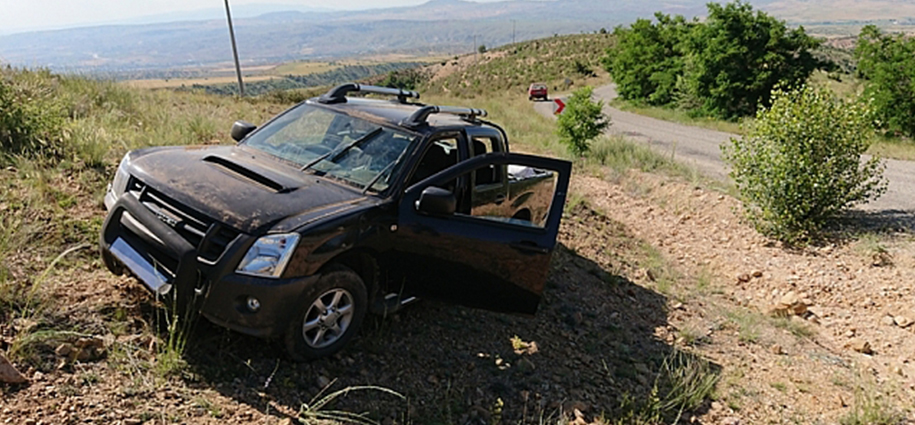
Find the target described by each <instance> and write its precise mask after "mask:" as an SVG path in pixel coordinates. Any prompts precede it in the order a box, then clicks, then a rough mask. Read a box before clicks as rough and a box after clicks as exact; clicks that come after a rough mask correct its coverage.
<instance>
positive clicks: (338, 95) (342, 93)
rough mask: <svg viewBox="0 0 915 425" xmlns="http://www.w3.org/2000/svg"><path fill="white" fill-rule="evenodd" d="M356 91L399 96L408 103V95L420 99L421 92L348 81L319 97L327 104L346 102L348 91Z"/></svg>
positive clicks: (401, 100)
mask: <svg viewBox="0 0 915 425" xmlns="http://www.w3.org/2000/svg"><path fill="white" fill-rule="evenodd" d="M354 92H359V93H373V94H383V95H388V96H397V100H398V101H399V102H400V103H407V98H408V97H412V98H414V99H419V93H417V92H415V91H411V90H403V89H392V88H390V87H378V86H369V85H363V84H357V83H346V84H341V85H339V86H337V87H334V88H332V89H330V90H328V91H327V93H324V94H323V95H321V97H319V98H318V102H321V103H325V104H332V103H344V102H346V95H347V94H348V93H354Z"/></svg>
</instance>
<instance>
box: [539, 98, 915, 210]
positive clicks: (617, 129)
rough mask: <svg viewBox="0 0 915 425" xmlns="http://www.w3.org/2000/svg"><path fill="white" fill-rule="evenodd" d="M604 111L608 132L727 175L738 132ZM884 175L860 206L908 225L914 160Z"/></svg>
mask: <svg viewBox="0 0 915 425" xmlns="http://www.w3.org/2000/svg"><path fill="white" fill-rule="evenodd" d="M594 96H595V98H597V99H600V100H603V101H604V102H605V103H607V102H609V101H610V100H613V99H615V98H616V96H617V94H616V86H615V85H613V84H611V85H607V86H602V87H598V88H596V89H594ZM534 109H535V110H537V112H539V113H541V114H543V115H546V116H553V114H552V112H553V102H537V103H536V104H535V105H534ZM604 112H605V113H606V114H608V115H609V116H610V120H611V122H612V125H611V126H610V128H609V129H608V130H607V132H608V133H610V134H620V135H623V136H625V137H627V138H628V139H630V140H634V141H638V142H642V143H645V144H647V145H649V146H651V147H652V148H654V149H656V150H658V151H660V152H663V153H665V154H667V155H673V157H674V158H676V159H677V160H678V161H680V162H683V163H686V164H689V165H692V166H694V167H696V168H697V169H698V170H700V171H701V172H702V173H704V174H706V175H707V176H709V177H712V178H716V179H719V180H725V179H727V178H728V177H727V168H726V166H725V164H724V162H723V161H722V160H721V148H720V146H721V145H722V144H723V143H726V142H727V141H729V140H730V139H731V138H732V137H733V138H737V137H740V136H738V135H736V134H731V133H723V132H720V131H714V130H708V129H704V128H698V127H691V126H688V125H684V124H678V123H673V122H669V121H663V120H659V119H655V118H650V117H646V116H643V115H638V114H634V113H631V112H625V111H621V110H619V109H617V108H614V107H611V106H604ZM884 176H886V178H887V180H888V181H889V187H888V188H887V191H886V193H885V194H884V195H883V196H882V197H880V198H879V199H877V200H876V201H873V202H871V203H869V204H866V205H863V206H861V207H860V209H862V210H865V211H867V212H868V213H870V214H878V215H883V216H885V217H884V218H888V219H891V220H893V221H897V220H902V221H905V222H906V224H909V226H908V227H911V224H912V223H913V222H915V162H912V161H900V160H894V159H888V160H886V171H885V172H884Z"/></svg>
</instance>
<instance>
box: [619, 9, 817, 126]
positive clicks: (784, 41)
mask: <svg viewBox="0 0 915 425" xmlns="http://www.w3.org/2000/svg"><path fill="white" fill-rule="evenodd" d="M708 10H709V14H708V19H707V20H706V21H705V22H698V21H695V20H694V21H686V20H685V19H684V18H683V17H682V16H677V17H674V18H671V17H670V16H668V15H664V14H661V13H657V14H655V18H656V20H657V23H652V22H651V21H649V20H646V19H640V20H638V21H636V22H635V23H634V24H632V25H631V26H630V27H629V28H624V27H617V28H616V29H615V30H614V32H613V33H614V34H615V35H616V38H617V44H616V45H615V46H614V47H613V48H611V49H610V50H608V52H607V56H605V57H604V59H603V64H604V67H605V68H606V69H607V71H608V72H610V75H611V76H612V77H613V80H614V81H615V82H616V85H617V91H618V92H619V94H620V96H621V97H622V98H623V99H627V100H635V101H639V102H645V103H649V104H652V105H674V104H677V105H678V106H680V107H683V108H692V109H695V110H696V112H697V114H699V115H712V116H716V117H719V118H726V119H730V118H735V117H739V116H745V115H752V114H754V113H755V112H756V110H757V108H758V107H759V106H760V105H762V106H768V105H769V94H770V93H771V91H772V89H773V88H775V87H776V86H779V85H780V86H783V87H790V86H797V85H799V84H802V83H803V82H804V81H806V80H807V78H808V77H809V76H810V74H811V72H813V70H814V69H816V68H817V67H818V66H820V65H821V63H820V61H818V60H817V59H815V58H814V57H813V55H812V53H811V50H812V49H814V48H816V47H817V46H819V41H817V40H816V39H814V38H812V37H810V36H808V35H807V34H806V33H805V32H804V29H803V28H798V29H793V30H790V31H789V30H788V28H787V26H786V25H785V23H784V22H782V21H779V20H777V19H775V18H773V17H771V16H769V15H767V14H765V13H762V12H756V13H754V12H753V8H752V7H751V6H750V5H749V4H748V3H743V2H740V1H738V2H734V3H729V4H727V5H724V6H722V5H719V4H716V3H709V5H708Z"/></svg>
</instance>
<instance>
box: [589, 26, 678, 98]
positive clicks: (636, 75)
mask: <svg viewBox="0 0 915 425" xmlns="http://www.w3.org/2000/svg"><path fill="white" fill-rule="evenodd" d="M655 18H656V19H657V21H658V23H657V24H652V22H651V21H650V20H647V19H639V20H638V21H636V22H635V23H634V24H632V25H631V26H630V27H629V28H623V27H621V26H620V27H616V29H615V30H614V31H613V34H614V35H615V36H616V39H617V42H616V45H615V46H614V47H612V48H611V49H610V50H609V51H608V52H607V56H606V57H605V58H604V60H603V63H604V67H605V68H606V69H607V71H608V72H610V75H611V76H612V77H613V80H614V81H615V82H616V87H617V91H618V92H619V94H620V96H621V97H622V98H623V99H627V100H638V101H644V102H647V103H650V104H653V105H664V104H667V103H670V102H671V101H672V100H673V94H674V89H675V86H676V82H677V77H678V76H679V75H680V74H682V72H683V52H682V50H681V44H682V41H683V40H684V39H685V37H686V35H687V34H688V33H689V32H690V31H691V28H692V27H693V26H694V25H695V23H691V22H687V21H686V19H685V18H683V17H682V16H677V17H675V18H671V17H670V16H668V15H664V14H661V13H657V14H655Z"/></svg>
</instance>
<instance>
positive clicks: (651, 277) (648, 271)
mask: <svg viewBox="0 0 915 425" xmlns="http://www.w3.org/2000/svg"><path fill="white" fill-rule="evenodd" d="M645 277H647V278H648V280H650V281H652V282H654V281H655V279H656V276H655V275H654V272H653V271H651V269H645Z"/></svg>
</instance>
